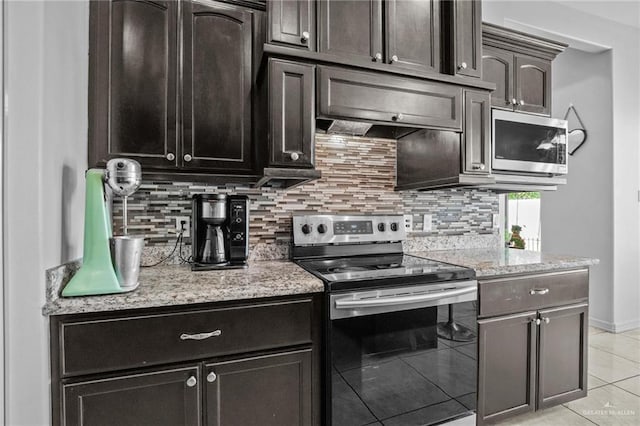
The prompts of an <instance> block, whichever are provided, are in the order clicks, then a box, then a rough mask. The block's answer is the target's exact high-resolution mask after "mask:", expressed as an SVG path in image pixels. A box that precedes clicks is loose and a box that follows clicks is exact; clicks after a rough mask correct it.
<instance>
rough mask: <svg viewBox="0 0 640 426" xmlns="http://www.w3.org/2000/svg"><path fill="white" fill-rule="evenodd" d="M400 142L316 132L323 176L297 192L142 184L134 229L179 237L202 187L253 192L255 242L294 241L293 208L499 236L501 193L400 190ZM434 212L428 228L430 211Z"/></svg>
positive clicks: (418, 229) (157, 240)
mask: <svg viewBox="0 0 640 426" xmlns="http://www.w3.org/2000/svg"><path fill="white" fill-rule="evenodd" d="M395 145H396V142H395V140H390V139H369V138H359V137H346V136H336V135H317V136H316V167H317V168H318V169H320V170H321V171H322V178H321V179H319V180H317V181H315V182H311V183H308V184H306V185H303V186H300V187H297V188H294V189H290V190H282V189H271V188H262V189H254V188H251V187H248V186H243V185H224V186H212V185H205V184H199V183H184V182H175V183H161V182H143V184H142V186H141V187H140V189H139V190H138V191H137V192H136V193H135V194H133V196H131V197H130V198H129V230H130V233H132V234H138V235H144V236H145V237H146V239H147V243H146V244H147V246H148V247H149V246H158V245H167V243H169V244H170V243H171V241H172V240H175V236H176V234H175V230H174V229H175V217H176V216H190V215H191V196H192V194H196V193H203V192H222V193H239V194H246V195H248V196H249V198H250V206H251V211H250V236H251V237H250V243H251V246H252V247H253V246H256V245H262V244H272V243H281V244H282V243H288V242H289V241H290V239H291V216H292V214H294V213H311V212H316V213H359V214H363V213H380V214H385V213H397V214H412V215H413V220H414V226H413V231H414V232H415V233H416V234H415V235H420V236H427V237H435V236H448V237H451V236H479V235H487V234H497V230H495V229H494V228H493V227H492V219H493V217H492V215H493V214H494V213H495V214H497V213H498V196H497V195H496V194H494V193H492V192H491V191H485V190H475V189H448V190H441V191H430V192H418V191H407V192H396V191H394V190H393V188H394V185H395V167H396V157H395V155H396V149H395ZM424 214H430V215H432V225H431V228H432V229H431V231H429V232H423V229H424V228H423V215H424ZM114 220H115V223H114V229H115V230H116V231H118V230H119V229H121V226H122V206H121V204H120V202H119V200H116V201H115V202H114Z"/></svg>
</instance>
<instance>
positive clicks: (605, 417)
mask: <svg viewBox="0 0 640 426" xmlns="http://www.w3.org/2000/svg"><path fill="white" fill-rule="evenodd" d="M588 383H589V395H588V396H587V397H586V398H582V399H580V400H578V401H573V402H570V403H568V404H564V405H561V406H557V407H553V408H549V409H547V410H542V411H539V412H535V413H530V414H525V415H522V416H519V417H517V418H514V419H510V420H508V421H505V422H502V423H500V425H527V426H528V425H536V426H547V425H548V426H564V425H567V426H574V425H576V426H577V425H594V424H596V425H602V426H605V425H615V426H624V425H634V426H635V425H640V329H636V330H632V331H628V332H626V333H620V334H612V333H607V332H605V331H603V330H600V329H597V328H593V327H590V328H589V382H588Z"/></svg>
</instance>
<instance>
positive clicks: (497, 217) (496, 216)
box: [492, 213, 500, 228]
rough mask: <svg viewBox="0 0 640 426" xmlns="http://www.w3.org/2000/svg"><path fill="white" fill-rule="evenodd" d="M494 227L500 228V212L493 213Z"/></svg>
mask: <svg viewBox="0 0 640 426" xmlns="http://www.w3.org/2000/svg"><path fill="white" fill-rule="evenodd" d="M492 220H493V227H494V228H500V215H499V214H495V213H494V214H493V219H492Z"/></svg>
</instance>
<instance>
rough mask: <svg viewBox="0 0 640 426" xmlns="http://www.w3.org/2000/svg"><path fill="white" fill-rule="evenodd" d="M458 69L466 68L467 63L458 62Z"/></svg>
mask: <svg viewBox="0 0 640 426" xmlns="http://www.w3.org/2000/svg"><path fill="white" fill-rule="evenodd" d="M458 69H459V70H466V69H467V63H466V62H463V63H461V64H460V66H459V67H458Z"/></svg>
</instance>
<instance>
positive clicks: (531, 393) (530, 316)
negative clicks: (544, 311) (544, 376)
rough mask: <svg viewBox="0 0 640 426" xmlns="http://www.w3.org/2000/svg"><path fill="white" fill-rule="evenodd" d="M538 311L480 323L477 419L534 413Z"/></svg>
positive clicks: (484, 419)
mask: <svg viewBox="0 0 640 426" xmlns="http://www.w3.org/2000/svg"><path fill="white" fill-rule="evenodd" d="M536 319H537V314H536V312H525V313H522V314H516V315H508V316H504V317H498V318H491V319H487V320H480V321H478V333H479V339H478V342H479V343H478V351H479V357H478V413H477V415H478V420H481V421H483V422H489V421H496V420H501V419H504V418H507V417H512V416H515V415H517V414H521V413H526V412H528V411H533V410H535V382H536V380H535V371H536V354H537V351H536V340H537V336H538V330H537V329H538V327H537V326H536Z"/></svg>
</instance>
